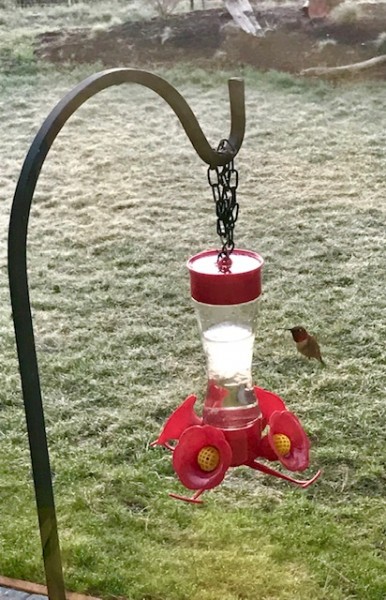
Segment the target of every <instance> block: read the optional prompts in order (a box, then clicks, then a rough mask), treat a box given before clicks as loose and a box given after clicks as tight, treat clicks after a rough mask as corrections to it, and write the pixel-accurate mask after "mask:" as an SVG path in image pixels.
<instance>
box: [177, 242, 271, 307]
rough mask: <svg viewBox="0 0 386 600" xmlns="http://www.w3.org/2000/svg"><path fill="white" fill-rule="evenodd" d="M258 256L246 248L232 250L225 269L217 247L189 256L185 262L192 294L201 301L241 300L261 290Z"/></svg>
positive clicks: (232, 301) (223, 301) (224, 301)
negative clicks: (222, 267)
mask: <svg viewBox="0 0 386 600" xmlns="http://www.w3.org/2000/svg"><path fill="white" fill-rule="evenodd" d="M263 264H264V260H263V259H262V257H261V256H260V255H259V254H257V253H256V252H251V251H250V250H234V251H233V252H232V254H231V255H230V264H229V266H228V268H227V269H225V270H224V269H221V264H220V263H219V262H218V251H217V250H206V251H204V252H200V253H199V254H196V255H195V256H192V257H191V258H190V259H189V260H188V263H187V267H188V269H189V273H190V292H191V295H192V298H194V300H197V302H202V303H204V304H222V305H227V304H242V303H243V302H251V301H252V300H255V299H256V298H258V297H259V296H260V294H261V270H262V267H263Z"/></svg>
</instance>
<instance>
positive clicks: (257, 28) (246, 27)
mask: <svg viewBox="0 0 386 600" xmlns="http://www.w3.org/2000/svg"><path fill="white" fill-rule="evenodd" d="M224 4H225V7H226V9H227V11H228V12H229V13H230V15H231V16H232V19H233V21H234V22H235V23H236V25H237V27H239V28H240V29H242V30H243V31H245V32H246V33H249V34H251V35H255V36H260V35H262V33H263V28H262V27H261V25H260V24H259V23H258V21H257V19H256V17H255V13H254V12H253V9H252V6H251V5H250V3H249V0H224Z"/></svg>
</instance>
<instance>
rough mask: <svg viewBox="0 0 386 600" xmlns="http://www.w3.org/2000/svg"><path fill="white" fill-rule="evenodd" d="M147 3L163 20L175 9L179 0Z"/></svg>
mask: <svg viewBox="0 0 386 600" xmlns="http://www.w3.org/2000/svg"><path fill="white" fill-rule="evenodd" d="M147 2H148V4H150V5H151V6H152V7H153V8H154V9H155V10H156V11H157V14H158V15H159V16H160V17H163V18H164V17H167V16H168V15H170V14H171V13H172V12H173V11H174V10H175V9H176V8H177V5H178V4H180V3H181V0H147Z"/></svg>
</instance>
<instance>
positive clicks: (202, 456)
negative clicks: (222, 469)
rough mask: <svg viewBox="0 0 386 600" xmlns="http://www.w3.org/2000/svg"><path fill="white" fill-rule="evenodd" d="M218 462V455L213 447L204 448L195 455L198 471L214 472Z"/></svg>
mask: <svg viewBox="0 0 386 600" xmlns="http://www.w3.org/2000/svg"><path fill="white" fill-rule="evenodd" d="M219 462H220V453H219V451H218V450H217V448H215V447H214V446H204V447H203V448H201V450H200V452H199V453H198V455H197V463H198V466H199V467H200V469H202V470H203V471H206V472H207V473H209V472H210V471H214V470H215V469H216V468H217V467H218V464H219Z"/></svg>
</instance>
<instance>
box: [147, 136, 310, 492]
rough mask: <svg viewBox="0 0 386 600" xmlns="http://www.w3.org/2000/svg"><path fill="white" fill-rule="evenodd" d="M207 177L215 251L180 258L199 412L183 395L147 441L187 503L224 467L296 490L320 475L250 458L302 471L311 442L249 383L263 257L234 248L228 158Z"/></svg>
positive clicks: (233, 179) (282, 408) (232, 173)
mask: <svg viewBox="0 0 386 600" xmlns="http://www.w3.org/2000/svg"><path fill="white" fill-rule="evenodd" d="M226 143H227V142H222V144H223V145H225V144H226ZM214 171H215V173H216V176H214V174H213V172H214ZM208 179H209V183H210V185H211V187H212V191H213V197H214V201H215V204H216V214H217V232H218V234H219V235H220V238H221V241H222V249H221V251H220V252H219V251H218V250H206V251H203V252H200V253H198V254H196V255H195V256H192V257H191V258H190V259H189V261H188V263H187V267H188V270H189V274H190V289H191V297H192V302H193V305H194V309H195V313H196V316H197V320H198V325H199V330H200V334H201V341H202V346H203V350H204V353H205V356H206V362H207V379H208V380H207V387H206V395H205V398H204V405H203V411H202V415H201V416H199V415H198V414H197V413H196V411H195V410H194V407H195V403H196V401H197V396H195V395H190V396H188V398H186V400H184V402H182V404H181V405H180V406H179V407H178V408H177V409H176V410H175V411H174V412H173V413H172V414H171V416H170V417H169V418H168V419H167V421H166V423H165V425H164V427H163V429H162V431H161V433H160V435H159V437H158V438H157V440H155V441H154V442H153V443H152V446H155V445H161V446H164V447H165V448H167V449H168V450H170V451H171V452H172V454H173V467H174V470H175V472H176V474H177V476H178V478H179V480H180V481H181V483H182V484H183V485H184V486H185V487H186V488H188V489H189V490H194V494H193V496H191V497H189V496H185V495H180V494H174V493H172V494H170V496H171V497H172V498H176V499H179V500H184V501H186V502H193V503H201V502H202V500H201V498H200V496H201V494H202V493H203V492H204V491H205V490H209V489H211V488H214V487H216V486H217V485H219V484H220V483H221V482H222V480H223V479H224V477H225V474H226V473H227V471H228V469H229V468H230V467H237V466H240V465H246V466H248V467H251V468H252V469H255V470H256V471H261V472H262V473H265V474H267V475H273V476H274V477H278V478H281V479H284V480H286V481H289V482H291V483H294V484H296V485H298V486H300V487H302V488H306V487H308V486H309V485H311V484H312V483H313V482H314V481H316V479H317V478H318V477H319V475H320V473H321V472H320V471H318V472H317V473H316V474H315V475H314V476H313V477H312V478H311V479H308V480H299V479H294V478H293V477H292V476H291V475H289V474H285V473H282V472H281V471H278V470H277V469H274V468H272V467H270V466H268V465H267V464H266V463H262V462H260V461H259V460H257V459H265V461H272V462H279V463H281V465H282V466H283V467H285V468H286V469H287V470H288V471H304V470H305V469H307V468H308V466H309V448H310V443H309V440H308V438H307V435H306V433H305V432H304V430H303V428H302V426H301V424H300V422H299V419H298V418H297V417H296V416H295V415H294V414H293V413H292V412H290V411H289V410H288V408H287V407H286V405H285V403H284V401H283V400H282V399H281V398H280V397H279V396H277V395H276V394H274V393H272V392H270V391H267V390H265V389H262V388H260V387H257V386H254V385H253V376H252V358H253V346H254V341H255V325H256V316H257V305H258V300H259V298H260V296H261V291H262V268H263V264H264V261H263V259H262V257H261V256H260V255H259V254H257V253H256V252H253V251H251V250H240V249H235V247H234V242H233V230H234V225H235V222H236V220H237V216H238V208H239V205H238V204H237V202H236V188H237V184H238V174H237V171H236V170H235V168H234V164H233V160H232V161H231V163H230V165H225V166H224V167H222V168H216V169H212V168H211V167H209V169H208Z"/></svg>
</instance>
